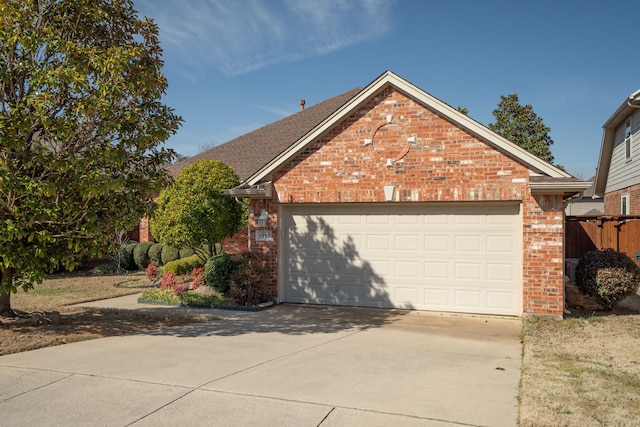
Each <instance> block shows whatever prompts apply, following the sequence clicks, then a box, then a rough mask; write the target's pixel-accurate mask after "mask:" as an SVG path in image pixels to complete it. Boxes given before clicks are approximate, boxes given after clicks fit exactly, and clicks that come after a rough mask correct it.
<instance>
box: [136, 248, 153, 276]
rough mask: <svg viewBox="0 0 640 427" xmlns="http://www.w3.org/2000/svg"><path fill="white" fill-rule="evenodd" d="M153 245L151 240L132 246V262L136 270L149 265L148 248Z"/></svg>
mask: <svg viewBox="0 0 640 427" xmlns="http://www.w3.org/2000/svg"><path fill="white" fill-rule="evenodd" d="M151 246H153V242H142V243H138V245H137V246H136V247H135V248H133V262H134V263H135V264H136V267H137V268H138V270H144V269H145V268H147V266H148V265H149V261H150V258H149V249H150V248H151Z"/></svg>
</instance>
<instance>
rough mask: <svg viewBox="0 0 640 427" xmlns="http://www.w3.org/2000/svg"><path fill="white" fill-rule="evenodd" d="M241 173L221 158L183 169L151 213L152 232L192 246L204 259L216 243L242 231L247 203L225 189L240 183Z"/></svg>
mask: <svg viewBox="0 0 640 427" xmlns="http://www.w3.org/2000/svg"><path fill="white" fill-rule="evenodd" d="M239 183H240V181H239V179H238V176H237V175H236V173H235V172H234V171H233V169H232V168H231V167H230V166H227V165H225V164H224V163H222V162H220V161H218V160H200V161H198V162H195V163H194V164H192V165H190V166H187V167H186V168H184V169H183V170H182V172H180V175H178V177H177V178H176V181H175V182H174V183H173V185H171V186H170V187H168V188H166V189H165V190H163V191H162V192H161V193H160V197H158V200H157V206H156V209H155V211H154V213H153V216H152V217H151V233H152V234H153V235H154V236H155V237H156V238H157V239H158V240H159V241H160V242H162V243H164V244H168V245H171V246H175V247H177V248H183V247H190V248H191V249H193V250H194V252H196V254H198V256H200V257H201V258H202V259H203V260H204V259H206V258H208V257H209V255H211V254H215V253H216V243H218V244H220V243H222V242H223V241H224V239H225V238H227V237H230V236H233V235H234V234H235V233H237V232H238V229H239V228H240V225H241V224H242V214H243V207H242V206H241V205H240V204H239V203H238V202H236V201H235V200H234V199H233V198H232V197H230V196H227V195H225V194H224V193H223V190H225V189H229V188H233V187H236V186H237V185H238V184H239Z"/></svg>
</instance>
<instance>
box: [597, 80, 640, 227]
mask: <svg viewBox="0 0 640 427" xmlns="http://www.w3.org/2000/svg"><path fill="white" fill-rule="evenodd" d="M603 128H604V132H603V136H602V146H601V148H600V158H599V159H598V170H597V172H596V182H595V194H596V196H599V197H603V198H604V214H605V215H640V90H637V91H635V92H634V93H632V94H631V95H629V96H628V97H627V99H625V100H624V102H623V103H622V105H620V107H619V108H618V109H617V110H616V111H615V113H613V115H612V116H611V117H610V118H609V120H607V122H606V123H605V124H604V125H603Z"/></svg>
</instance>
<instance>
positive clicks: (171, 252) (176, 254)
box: [160, 245, 180, 265]
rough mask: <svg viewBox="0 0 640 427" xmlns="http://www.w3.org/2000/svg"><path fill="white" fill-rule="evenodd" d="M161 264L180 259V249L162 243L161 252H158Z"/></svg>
mask: <svg viewBox="0 0 640 427" xmlns="http://www.w3.org/2000/svg"><path fill="white" fill-rule="evenodd" d="M160 257H161V260H162V265H165V264H166V263H168V262H171V261H175V260H177V259H180V251H178V250H177V249H176V248H174V247H173V246H169V245H164V246H162V253H161V254H160Z"/></svg>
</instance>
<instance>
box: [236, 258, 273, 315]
mask: <svg viewBox="0 0 640 427" xmlns="http://www.w3.org/2000/svg"><path fill="white" fill-rule="evenodd" d="M233 258H234V261H235V262H236V264H237V265H236V268H235V269H234V270H233V272H232V274H231V286H230V288H229V298H230V299H231V300H232V301H233V302H235V303H236V304H238V305H243V306H256V305H258V304H261V303H263V302H266V301H268V300H269V297H270V296H271V293H270V290H269V288H268V287H267V280H268V279H269V268H268V265H267V258H266V256H265V255H264V254H262V253H258V252H243V253H240V254H236V255H234V257H233Z"/></svg>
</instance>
